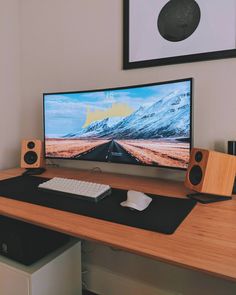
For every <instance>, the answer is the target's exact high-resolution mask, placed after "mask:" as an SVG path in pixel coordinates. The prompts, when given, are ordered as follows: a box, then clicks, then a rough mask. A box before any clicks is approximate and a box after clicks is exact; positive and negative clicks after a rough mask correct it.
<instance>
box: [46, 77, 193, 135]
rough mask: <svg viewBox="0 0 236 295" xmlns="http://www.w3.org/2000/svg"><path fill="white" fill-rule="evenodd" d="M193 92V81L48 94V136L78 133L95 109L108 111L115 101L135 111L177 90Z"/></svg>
mask: <svg viewBox="0 0 236 295" xmlns="http://www.w3.org/2000/svg"><path fill="white" fill-rule="evenodd" d="M186 90H187V91H190V81H183V82H176V83H168V84H162V85H153V86H143V87H134V88H133V87H132V88H128V87H127V88H125V89H116V90H107V91H94V92H81V93H64V94H63V93H61V94H48V95H45V96H44V99H45V100H44V112H45V136H46V137H61V136H63V135H66V134H68V133H71V132H77V131H79V130H80V129H81V128H83V125H84V123H85V121H86V116H87V112H88V108H89V110H90V112H91V111H95V110H104V111H105V110H107V109H108V108H110V107H111V106H112V105H113V104H127V105H128V106H129V107H130V108H132V109H133V111H135V110H137V109H138V108H139V107H140V106H142V105H144V106H146V105H151V104H152V103H154V102H157V101H158V100H160V99H162V98H163V97H165V96H167V95H168V94H170V93H172V92H173V91H178V92H183V91H186Z"/></svg>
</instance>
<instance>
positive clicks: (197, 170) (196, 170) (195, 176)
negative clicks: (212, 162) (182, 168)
mask: <svg viewBox="0 0 236 295" xmlns="http://www.w3.org/2000/svg"><path fill="white" fill-rule="evenodd" d="M201 180H202V169H201V167H200V166H198V165H194V166H193V167H192V168H191V170H190V171H189V181H190V183H191V184H192V185H198V184H199V183H200V182H201Z"/></svg>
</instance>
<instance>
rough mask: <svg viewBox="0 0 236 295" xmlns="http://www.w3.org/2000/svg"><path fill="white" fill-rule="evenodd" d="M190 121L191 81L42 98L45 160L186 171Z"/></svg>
mask: <svg viewBox="0 0 236 295" xmlns="http://www.w3.org/2000/svg"><path fill="white" fill-rule="evenodd" d="M191 117H192V79H191V78H189V79H184V80H177V81H168V82H162V83H155V84H148V85H137V86H130V87H122V88H113V89H103V90H89V91H78V92H64V93H45V94H44V139H45V158H51V159H74V160H75V159H76V160H86V161H100V162H113V163H124V164H136V165H148V166H160V167H169V168H179V169H186V168H187V165H188V162H189V156H190V148H191V141H192V135H191V130H192V128H191V121H192V118H191Z"/></svg>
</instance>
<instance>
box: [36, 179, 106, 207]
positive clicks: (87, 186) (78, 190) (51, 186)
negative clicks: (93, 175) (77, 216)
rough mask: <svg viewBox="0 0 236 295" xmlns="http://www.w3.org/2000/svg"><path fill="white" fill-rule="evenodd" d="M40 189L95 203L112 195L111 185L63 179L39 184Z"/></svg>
mask: <svg viewBox="0 0 236 295" xmlns="http://www.w3.org/2000/svg"><path fill="white" fill-rule="evenodd" d="M38 188H39V189H43V190H47V191H52V192H57V193H63V194H64V195H67V194H68V196H71V197H75V198H76V197H77V198H86V199H89V200H92V201H95V202H96V201H99V200H100V199H102V198H104V197H106V196H108V195H110V194H111V187H110V186H109V185H106V184H99V183H94V182H88V181H81V180H76V179H69V178H61V177H54V178H52V179H50V180H48V181H45V182H43V183H41V184H39V186H38Z"/></svg>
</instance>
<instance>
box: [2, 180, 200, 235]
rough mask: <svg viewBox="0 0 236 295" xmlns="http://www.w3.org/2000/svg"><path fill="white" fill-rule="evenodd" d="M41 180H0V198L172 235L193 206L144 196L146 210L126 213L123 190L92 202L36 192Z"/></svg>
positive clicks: (157, 197) (162, 198) (185, 200)
mask: <svg viewBox="0 0 236 295" xmlns="http://www.w3.org/2000/svg"><path fill="white" fill-rule="evenodd" d="M45 180H48V179H46V178H42V177H34V176H18V177H14V178H9V179H6V180H2V181H0V196H4V197H7V198H10V199H15V200H19V201H24V202H29V203H32V204H37V205H41V206H46V207H50V208H54V209H59V210H63V211H68V212H73V213H77V214H81V215H85V216H89V217H95V218H99V219H103V220H106V221H111V222H115V223H120V224H124V225H129V226H133V227H137V228H142V229H146V230H150V231H155V232H160V233H165V234H172V233H174V231H175V230H176V229H177V227H178V226H179V225H180V224H181V222H182V221H183V220H184V219H185V217H186V216H187V215H188V214H189V213H190V212H191V210H192V209H193V207H194V206H195V204H196V201H194V200H190V199H181V198H171V197H164V196H156V195H151V194H148V195H149V196H150V197H152V199H153V200H152V202H151V203H150V205H149V206H148V208H146V209H145V210H144V211H137V210H130V209H128V208H126V207H122V206H121V205H120V203H121V202H122V201H125V200H126V199H127V191H125V190H120V189H112V194H111V196H108V197H106V198H104V199H102V200H100V201H99V202H97V203H95V202H92V201H87V200H82V199H74V198H70V197H65V196H63V195H62V194H56V193H51V192H45V191H40V190H38V188H37V187H38V185H39V184H40V183H42V182H44V181H45ZM42 210H43V208H42Z"/></svg>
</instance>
